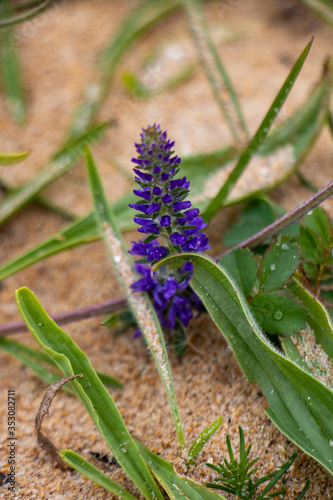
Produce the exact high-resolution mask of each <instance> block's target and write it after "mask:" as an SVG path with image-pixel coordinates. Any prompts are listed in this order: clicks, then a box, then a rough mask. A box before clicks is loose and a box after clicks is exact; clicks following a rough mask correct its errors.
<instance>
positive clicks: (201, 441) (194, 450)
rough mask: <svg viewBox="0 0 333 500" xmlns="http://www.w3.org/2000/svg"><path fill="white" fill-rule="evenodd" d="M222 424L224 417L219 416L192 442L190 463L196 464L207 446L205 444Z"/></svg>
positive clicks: (189, 454) (189, 452) (189, 456)
mask: <svg viewBox="0 0 333 500" xmlns="http://www.w3.org/2000/svg"><path fill="white" fill-rule="evenodd" d="M221 425H222V417H221V416H219V417H218V418H217V419H216V420H214V422H212V423H211V424H210V425H209V426H208V427H206V429H205V430H204V431H202V432H201V434H199V436H198V437H197V438H196V439H195V440H194V442H193V443H192V445H191V447H190V449H189V451H188V454H187V457H188V461H187V462H188V463H189V464H195V463H196V461H197V459H198V456H199V453H200V452H201V450H202V449H203V447H204V446H205V444H206V443H207V442H208V441H209V439H210V438H211V437H212V436H213V435H214V434H215V432H216V431H217V430H218V429H219V428H220V427H221Z"/></svg>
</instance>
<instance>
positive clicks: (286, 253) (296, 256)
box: [259, 235, 301, 292]
mask: <svg viewBox="0 0 333 500" xmlns="http://www.w3.org/2000/svg"><path fill="white" fill-rule="evenodd" d="M300 262H301V253H300V250H299V247H298V246H297V244H296V243H290V238H289V235H286V236H282V237H281V236H279V237H278V238H277V239H276V240H273V242H272V244H271V245H270V247H269V248H268V250H267V251H266V253H265V255H264V256H263V258H262V260H261V263H260V269H259V289H260V291H262V292H263V291H265V292H271V291H273V290H280V289H281V288H282V287H283V285H285V284H286V283H287V282H288V281H289V280H290V278H291V276H292V275H293V274H294V272H295V271H296V269H297V268H298V266H299V264H300Z"/></svg>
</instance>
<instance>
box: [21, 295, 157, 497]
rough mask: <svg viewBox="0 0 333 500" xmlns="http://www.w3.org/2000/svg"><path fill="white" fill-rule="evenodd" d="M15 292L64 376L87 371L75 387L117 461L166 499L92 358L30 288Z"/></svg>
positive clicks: (150, 493)
mask: <svg viewBox="0 0 333 500" xmlns="http://www.w3.org/2000/svg"><path fill="white" fill-rule="evenodd" d="M15 296H16V302H17V305H18V308H19V310H20V313H21V315H22V317H23V319H24V321H25V322H26V324H27V326H28V328H29V330H30V332H31V333H32V335H33V337H34V338H35V339H36V340H37V342H38V343H39V345H40V346H41V348H42V349H43V350H44V351H45V352H46V353H47V354H48V355H49V356H50V357H52V358H53V360H54V361H55V362H56V364H57V366H58V368H59V369H60V370H61V371H62V372H63V373H64V374H65V376H66V377H68V376H72V375H74V374H79V373H82V374H84V376H83V377H82V378H77V379H75V380H73V382H72V387H73V388H74V390H75V392H76V393H77V395H78V396H79V398H80V399H81V401H82V403H83V404H84V406H85V408H86V410H87V411H88V413H89V415H90V417H91V418H92V420H93V422H94V424H95V425H96V427H97V428H98V429H99V431H100V433H101V435H102V436H103V438H104V439H105V441H106V443H107V445H108V446H109V447H110V449H111V451H112V453H113V455H114V456H115V458H116V460H117V461H118V463H119V464H120V465H121V467H123V469H124V470H125V472H126V473H127V474H128V476H129V477H130V478H131V479H132V481H133V482H134V483H135V484H136V486H137V487H138V488H139V490H140V491H141V492H142V493H143V495H144V496H145V498H147V499H149V500H150V499H151V500H153V499H155V500H156V499H159V500H163V496H162V495H161V492H160V490H159V488H158V487H157V485H156V483H155V481H154V479H153V477H152V475H151V474H150V472H149V469H148V467H147V466H146V464H145V462H144V460H143V459H142V456H141V454H140V452H139V450H138V448H137V446H136V444H135V442H134V441H133V439H132V437H131V435H130V433H129V432H128V429H127V427H126V425H125V423H124V421H123V419H122V417H121V414H120V412H119V410H118V408H117V406H116V405H115V403H114V401H113V399H112V397H111V396H110V394H109V392H108V391H107V389H106V388H105V387H104V385H103V384H102V382H101V381H100V379H99V377H98V375H97V373H96V372H95V370H94V369H93V367H92V366H91V363H90V361H89V358H88V357H87V356H86V355H85V354H84V352H83V351H81V349H79V347H78V346H77V345H76V344H75V342H73V340H72V339H71V338H70V337H69V335H67V333H65V332H64V331H63V330H61V329H60V328H59V327H58V326H57V325H56V324H55V323H54V321H52V320H51V318H50V317H49V316H48V315H47V313H46V312H45V311H44V309H43V308H42V306H41V305H40V303H39V302H38V300H37V298H36V297H35V295H34V294H33V293H32V292H31V291H30V290H29V289H28V288H20V289H19V290H16V295H15ZM73 418H74V416H73Z"/></svg>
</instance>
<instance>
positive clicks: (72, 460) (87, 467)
mask: <svg viewBox="0 0 333 500" xmlns="http://www.w3.org/2000/svg"><path fill="white" fill-rule="evenodd" d="M59 454H60V456H61V458H62V459H63V460H64V461H65V462H66V463H67V464H68V465H70V466H71V467H73V468H74V469H76V470H77V471H79V472H80V473H81V474H83V475H84V476H86V477H88V478H89V479H92V481H95V483H97V484H99V485H100V486H103V488H105V489H107V490H108V491H111V492H112V493H113V494H114V495H116V496H117V498H122V499H123V500H136V497H135V496H133V495H132V494H131V493H129V492H128V491H127V490H125V489H124V488H122V487H121V486H120V485H119V484H117V483H116V482H115V481H113V480H112V479H110V478H109V477H108V476H107V475H106V474H103V472H101V471H100V470H99V469H97V467H95V466H94V465H92V464H91V463H90V462H88V461H87V460H86V459H85V458H83V457H81V456H80V455H78V454H77V453H75V452H74V451H72V450H61V451H60V452H59Z"/></svg>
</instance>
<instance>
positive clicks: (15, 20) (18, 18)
mask: <svg viewBox="0 0 333 500" xmlns="http://www.w3.org/2000/svg"><path fill="white" fill-rule="evenodd" d="M52 1H53V0H44V1H43V2H40V3H39V5H37V6H36V7H35V8H33V9H30V10H29V11H28V12H26V13H24V14H18V15H15V16H11V17H10V18H8V19H0V28H3V27H5V26H14V25H15V24H20V23H24V22H25V21H28V20H29V19H32V18H33V17H36V16H38V15H39V14H41V13H42V12H44V10H46V9H48V8H49V7H50V4H51V3H52Z"/></svg>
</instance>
